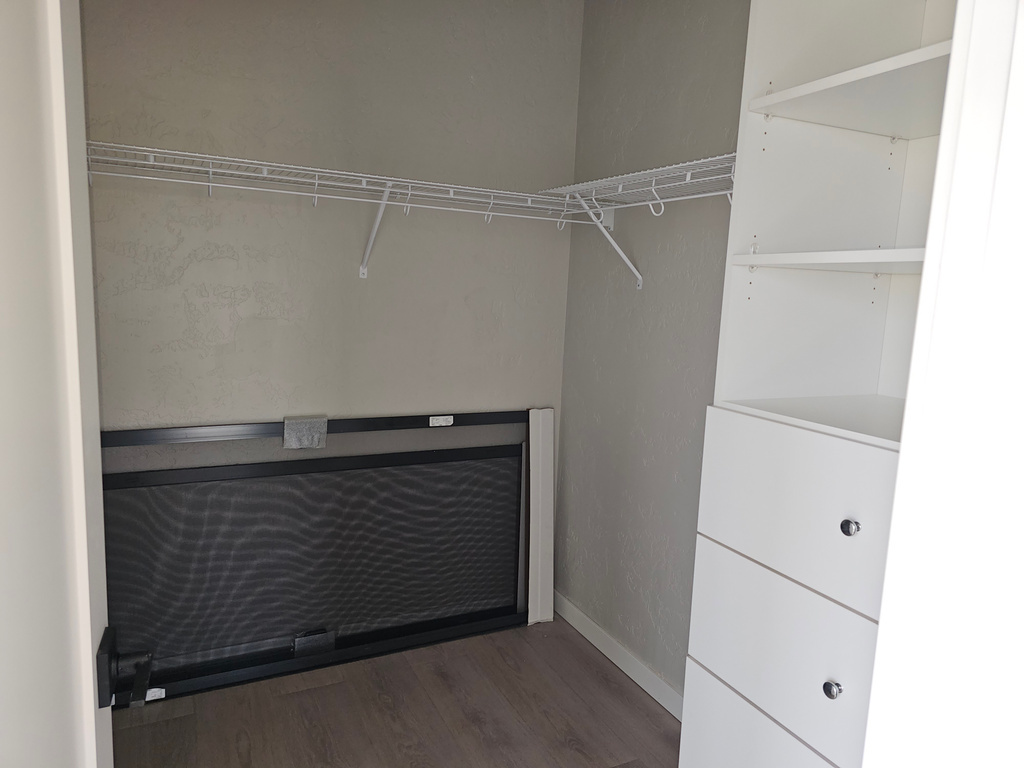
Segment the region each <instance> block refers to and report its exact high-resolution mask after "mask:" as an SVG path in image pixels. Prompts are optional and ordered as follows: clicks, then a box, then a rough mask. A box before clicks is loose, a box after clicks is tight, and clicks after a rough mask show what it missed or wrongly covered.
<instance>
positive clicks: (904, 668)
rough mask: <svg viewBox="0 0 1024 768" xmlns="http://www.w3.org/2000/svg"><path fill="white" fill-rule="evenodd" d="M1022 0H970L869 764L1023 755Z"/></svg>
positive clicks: (932, 247) (930, 266)
mask: <svg viewBox="0 0 1024 768" xmlns="http://www.w3.org/2000/svg"><path fill="white" fill-rule="evenodd" d="M1022 179H1024V4H1022V3H1020V2H1018V0H960V2H959V5H958V8H957V16H956V27H955V32H954V38H953V52H952V57H951V60H950V68H949V83H948V86H947V94H946V102H945V114H944V116H943V122H942V138H941V140H940V148H939V159H938V170H937V175H936V187H935V196H934V201H933V203H932V213H931V221H930V226H929V232H928V246H927V252H926V253H927V255H926V258H925V264H924V274H923V276H922V288H921V303H920V310H919V313H918V319H917V332H916V334H915V338H914V352H913V358H912V364H911V372H910V387H909V392H908V397H907V412H906V420H905V423H904V428H903V441H902V449H901V457H900V468H899V472H898V476H897V481H896V501H895V506H894V511H893V524H892V534H891V537H890V543H889V553H888V565H887V572H886V580H885V586H884V590H883V598H882V614H881V621H880V625H879V639H878V651H877V656H876V661H875V674H874V683H873V691H872V701H871V709H870V715H869V720H868V736H867V748H866V756H865V760H864V765H865V766H867V767H868V768H880V767H881V766H901V767H902V766H910V765H915V766H916V765H921V766H946V765H949V766H968V765H976V766H989V765H992V766H994V765H1019V764H1020V761H1021V754H1022V747H1021V744H1020V728H1021V726H1020V723H1021V721H1022V720H1024V696H1022V695H1021V692H1020V690H1019V686H1020V685H1021V682H1022V680H1021V678H1022V672H1021V671H1022V668H1024V661H1022V658H1024V656H1022V649H1024V608H1022V597H1021V596H1022V590H1024V554H1022V553H1021V549H1022V546H1024V489H1022V481H1021V478H1022V476H1024V471H1022V464H1024V449H1022V445H1024V442H1022V441H1024V399H1022V397H1024V296H1022V288H1024V246H1022V244H1021V243H1022V236H1021V224H1022V219H1024V192H1022V187H1021V184H1022V181H1021V180H1022Z"/></svg>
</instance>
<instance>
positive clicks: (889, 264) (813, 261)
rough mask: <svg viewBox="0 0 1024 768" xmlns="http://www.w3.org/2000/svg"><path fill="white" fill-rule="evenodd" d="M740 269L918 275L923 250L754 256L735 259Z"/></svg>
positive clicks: (819, 252)
mask: <svg viewBox="0 0 1024 768" xmlns="http://www.w3.org/2000/svg"><path fill="white" fill-rule="evenodd" d="M733 264H734V265H736V266H741V267H779V268H783V269H821V270H826V271H834V272H868V273H872V274H874V273H882V274H889V275H919V274H921V267H922V266H923V264H924V248H867V249H862V250H856V251H805V252H800V253H755V254H749V255H742V256H736V257H734V259H733Z"/></svg>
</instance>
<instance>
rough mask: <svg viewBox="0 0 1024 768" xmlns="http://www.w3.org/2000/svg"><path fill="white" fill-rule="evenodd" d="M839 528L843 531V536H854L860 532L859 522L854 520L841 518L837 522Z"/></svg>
mask: <svg viewBox="0 0 1024 768" xmlns="http://www.w3.org/2000/svg"><path fill="white" fill-rule="evenodd" d="M839 530H840V531H842V532H843V535H844V536H856V535H857V534H858V533H860V523H858V522H857V521H856V520H849V519H847V520H843V522H841V523H840V524H839Z"/></svg>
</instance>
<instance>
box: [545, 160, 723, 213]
mask: <svg viewBox="0 0 1024 768" xmlns="http://www.w3.org/2000/svg"><path fill="white" fill-rule="evenodd" d="M735 172H736V153H735V152H733V153H731V154H728V155H719V156H718V157H709V158H705V159H703V160H691V161H690V162H687V163H677V164H676V165H666V166H664V167H662V168H652V169H651V170H649V171H639V172H637V173H627V174H624V175H622V176H610V177H608V178H606V179H597V180H595V181H586V182H583V183H581V184H570V185H568V186H565V187H555V188H554V189H545V190H544V192H543V194H546V195H565V196H567V197H569V198H573V197H575V196H576V195H580V196H581V197H583V198H585V199H587V200H592V201H596V203H597V206H598V207H599V208H603V209H605V210H608V209H615V208H633V207H636V206H641V205H648V206H654V208H655V209H656V210H655V212H656V214H657V215H659V216H660V215H661V213H660V206H661V204H662V203H671V202H674V201H676V200H688V199H693V198H697V197H711V196H714V195H727V194H730V193H731V192H732V182H733V175H734V174H735Z"/></svg>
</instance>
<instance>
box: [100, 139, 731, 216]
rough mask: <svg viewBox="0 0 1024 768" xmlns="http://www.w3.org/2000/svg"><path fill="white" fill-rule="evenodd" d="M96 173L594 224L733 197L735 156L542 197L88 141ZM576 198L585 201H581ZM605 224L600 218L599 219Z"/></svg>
mask: <svg viewBox="0 0 1024 768" xmlns="http://www.w3.org/2000/svg"><path fill="white" fill-rule="evenodd" d="M87 156H88V162H89V173H90V175H91V176H128V177H132V178H136V179H148V180H153V181H170V182H178V183H184V184H193V185H197V186H202V187H207V188H208V189H209V190H210V192H211V194H212V190H213V189H214V188H226V189H242V190H249V191H256V192H276V193H280V194H289V195H300V196H303V197H309V198H314V199H318V198H325V199H330V200H348V201H355V202H368V203H376V204H382V205H391V206H401V207H403V208H429V209H433V210H443V211H461V212H464V213H478V214H483V215H485V216H488V217H490V216H506V217H513V218H522V219H540V220H543V221H554V222H566V223H587V224H590V223H593V219H592V218H591V216H589V215H588V212H587V211H588V209H590V210H591V211H593V212H595V213H597V214H600V213H601V211H603V210H609V209H614V208H629V207H633V206H641V205H648V206H653V207H654V208H655V212H656V213H657V214H658V215H660V206H661V204H662V203H668V202H674V201H677V200H685V199H689V198H697V197H707V196H709V195H725V194H728V193H730V192H732V178H733V172H734V170H735V167H736V155H735V154H730V155H722V156H721V157H713V158H707V159H704V160H694V161H690V162H686V163H678V164H676V165H670V166H666V167H664V168H654V169H652V170H649V171H639V172H637V173H631V174H627V175H625V176H616V177H613V178H609V179H600V180H597V181H590V182H585V183H583V184H572V185H569V186H565V187H558V188H556V189H550V190H546V191H543V192H510V191H507V190H500V189H484V188H481V187H466V186H460V185H455V184H444V183H440V182H431V181H416V180H413V179H402V178H395V177H391V176H378V175H374V174H367V173H356V172H352V171H338V170H331V169H327V168H309V167H305V166H299V165H284V164H281V163H266V162H261V161H258V160H243V159H240V158H232V157H221V156H218V155H201V154H195V153H191V152H175V151H170V150H164V149H152V148H149V147H135V146H127V145H123V144H110V143H106V142H98V141H90V142H87ZM577 195H579V196H580V197H582V198H583V200H580V199H578V197H577ZM599 220H600V218H599Z"/></svg>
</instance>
